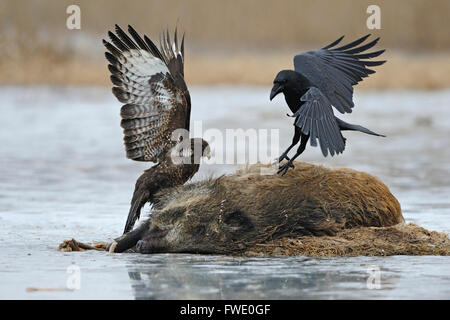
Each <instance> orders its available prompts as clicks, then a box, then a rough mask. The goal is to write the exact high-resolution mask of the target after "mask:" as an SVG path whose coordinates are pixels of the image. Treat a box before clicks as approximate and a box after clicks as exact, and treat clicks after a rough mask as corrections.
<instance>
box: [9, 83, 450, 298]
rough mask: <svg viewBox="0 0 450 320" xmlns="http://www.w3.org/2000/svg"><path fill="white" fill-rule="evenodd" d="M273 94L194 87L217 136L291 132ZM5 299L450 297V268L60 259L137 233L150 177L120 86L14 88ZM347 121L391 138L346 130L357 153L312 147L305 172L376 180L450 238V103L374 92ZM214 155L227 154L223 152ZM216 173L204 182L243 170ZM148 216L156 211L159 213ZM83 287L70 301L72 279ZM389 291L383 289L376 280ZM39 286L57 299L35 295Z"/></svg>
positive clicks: (285, 140) (362, 97) (388, 260)
mask: <svg viewBox="0 0 450 320" xmlns="http://www.w3.org/2000/svg"><path fill="white" fill-rule="evenodd" d="M269 91H270V88H265V87H226V86H217V87H194V88H192V89H191V96H192V101H193V106H192V111H193V112H192V116H191V119H192V120H202V121H203V122H202V126H203V130H206V129H208V128H217V129H220V130H224V129H226V128H234V129H235V128H244V129H248V128H255V129H256V128H269V129H280V131H279V136H280V149H284V148H286V147H287V146H288V145H289V144H290V140H291V138H292V131H293V126H292V119H290V118H287V117H286V115H285V114H286V113H287V112H288V111H289V110H288V108H287V107H286V106H285V103H284V100H283V98H282V97H281V96H280V97H277V98H276V99H275V100H274V101H273V102H269V98H268V96H269ZM0 97H1V101H2V103H1V106H0V108H1V109H0V110H1V115H0V127H1V135H0V144H1V146H2V147H1V149H0V177H1V178H0V252H1V253H0V298H2V299H145V298H150V299H410V298H412V299H450V257H434V256H424V257H410V256H393V257H355V258H322V259H317V258H308V257H295V258H233V257H226V256H208V255H188V254H157V255H140V254H108V253H105V252H96V251H86V252H75V253H63V252H58V251H57V247H58V244H59V243H60V242H61V241H62V240H65V239H70V238H72V237H73V238H75V239H77V240H79V241H84V242H90V241H94V240H103V241H110V240H111V239H113V238H115V237H117V236H119V235H120V234H121V231H122V230H123V226H124V223H125V220H126V216H127V213H128V209H129V202H130V199H131V195H132V192H133V188H134V183H135V181H136V178H137V177H138V176H139V175H140V174H141V173H142V171H143V170H144V169H145V168H147V167H149V164H145V163H137V162H133V161H130V160H128V159H126V158H125V152H124V149H123V145H122V129H121V128H120V126H119V123H120V117H119V109H120V106H121V105H120V103H119V102H117V101H116V100H115V98H114V97H113V96H112V94H111V92H110V89H109V88H103V87H99V88H65V87H32V88H21V87H3V88H0ZM355 102H356V103H355V105H356V106H355V108H354V112H353V113H352V114H351V115H346V116H344V115H338V116H339V117H340V118H342V119H344V120H346V121H349V122H351V123H357V124H361V125H363V126H365V127H368V128H370V129H371V130H373V131H375V132H378V133H382V134H385V135H387V138H377V137H373V136H369V135H364V134H361V133H354V132H345V133H344V136H345V137H346V138H347V148H346V150H345V152H344V154H343V155H339V156H338V157H334V158H329V157H328V158H326V159H325V158H323V157H322V155H321V152H320V149H319V148H312V147H308V148H307V150H306V151H305V152H304V154H303V155H302V156H301V157H300V158H299V160H304V161H309V162H314V163H323V164H325V165H327V166H346V167H350V168H354V169H357V170H364V171H366V172H369V173H371V174H374V175H376V176H378V177H379V178H380V179H381V180H382V181H383V182H384V183H386V184H387V185H388V186H389V187H390V189H391V191H392V192H393V194H394V195H395V196H396V197H397V198H398V200H399V201H400V204H401V206H402V210H403V214H404V217H405V219H406V221H407V222H414V223H417V224H419V225H420V226H423V227H425V228H427V229H430V230H437V231H445V232H450V199H449V195H450V139H449V137H450V121H449V119H450V91H448V90H447V91H434V92H433V91H427V92H409V91H397V92H362V91H359V90H357V96H356V100H355ZM212 145H214V143H212ZM236 167H237V166H233V165H226V166H225V165H203V166H202V167H201V170H200V172H199V173H198V174H197V175H196V176H195V177H194V180H199V179H202V178H206V177H208V176H211V175H212V176H218V175H220V174H222V173H227V172H233V171H234V170H235V169H236ZM146 212H148V209H147V207H146ZM72 265H75V266H76V267H78V268H79V270H80V289H77V290H73V291H68V290H64V288H65V287H66V283H67V281H68V279H69V280H70V279H72V278H71V275H70V274H68V273H67V270H68V268H69V267H71V266H72ZM373 268H375V269H377V270H380V273H379V275H380V289H369V288H368V286H367V279H368V277H369V270H371V269H373ZM27 288H41V289H42V288H50V289H56V291H55V290H53V291H48V292H30V291H29V290H28V291H27Z"/></svg>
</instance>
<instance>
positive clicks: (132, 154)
mask: <svg viewBox="0 0 450 320" xmlns="http://www.w3.org/2000/svg"><path fill="white" fill-rule="evenodd" d="M115 31H116V34H114V33H112V32H108V35H109V37H110V39H111V42H112V43H110V42H107V41H105V40H103V44H104V45H105V46H106V48H107V49H108V51H109V52H106V53H105V56H106V59H108V61H109V63H110V64H109V65H108V68H109V70H110V71H111V74H112V75H111V81H112V83H113V84H114V87H113V89H112V91H113V93H114V95H115V96H116V97H117V99H118V100H119V101H120V102H122V103H125V105H124V106H122V108H121V110H120V115H121V117H122V121H121V126H122V128H123V129H124V135H125V137H124V142H125V149H126V155H127V158H130V159H133V160H137V161H152V162H159V161H161V159H162V158H164V156H165V154H166V153H167V152H168V150H169V149H171V148H172V147H173V146H174V145H175V144H176V143H177V141H173V140H172V132H173V131H174V130H176V129H180V128H182V129H186V130H189V119H190V111H191V104H190V96H189V91H188V90H187V86H186V83H185V81H184V72H183V59H184V36H183V39H182V41H181V48H179V46H178V40H177V31H176V30H175V36H174V42H173V43H171V41H170V37H169V33H168V31H167V33H166V35H164V37H163V41H161V39H160V49H158V48H157V47H156V46H155V44H154V43H153V42H152V41H151V40H150V39H149V38H148V37H147V36H144V39H142V38H141V37H140V36H139V35H138V33H137V32H136V31H135V30H134V29H133V28H132V27H131V26H128V32H129V33H130V35H131V37H132V38H133V39H131V38H130V37H129V36H128V35H127V34H126V33H125V32H124V31H123V30H122V29H121V28H120V27H119V26H117V25H116V26H115Z"/></svg>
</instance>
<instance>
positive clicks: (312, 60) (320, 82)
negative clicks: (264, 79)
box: [270, 35, 386, 175]
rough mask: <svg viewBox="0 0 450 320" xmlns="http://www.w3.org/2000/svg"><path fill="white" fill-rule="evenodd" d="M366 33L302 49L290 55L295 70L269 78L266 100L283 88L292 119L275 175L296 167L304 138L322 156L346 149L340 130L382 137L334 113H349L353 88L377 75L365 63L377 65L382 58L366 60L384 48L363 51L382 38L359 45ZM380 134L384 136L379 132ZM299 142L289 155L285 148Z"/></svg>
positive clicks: (283, 71)
mask: <svg viewBox="0 0 450 320" xmlns="http://www.w3.org/2000/svg"><path fill="white" fill-rule="evenodd" d="M369 36H370V35H366V36H364V37H362V38H360V39H358V40H355V41H353V42H351V43H349V44H346V45H344V46H341V47H338V48H336V45H337V44H338V43H339V42H340V41H341V40H342V39H343V38H344V36H342V37H340V38H339V39H337V40H336V41H334V42H332V43H331V44H329V45H327V46H325V47H323V48H322V49H319V50H313V51H308V52H304V53H300V54H298V55H296V56H295V57H294V70H282V71H280V72H279V73H278V74H277V76H276V77H275V79H274V81H273V88H272V91H271V93H270V100H272V99H273V98H274V97H275V96H276V95H277V94H279V93H281V92H283V94H284V97H285V100H286V103H287V104H288V106H289V109H291V111H292V113H293V115H292V117H294V118H295V121H294V128H295V132H294V138H293V139H292V144H291V145H290V146H289V147H288V148H287V149H286V151H285V152H283V154H282V155H281V156H280V157H279V159H278V161H279V162H281V161H283V160H284V159H286V160H288V161H287V162H286V163H285V164H283V165H282V166H280V168H279V170H278V173H281V172H282V173H283V175H284V174H285V173H286V172H287V170H288V169H289V167H294V165H293V164H292V162H293V161H294V159H296V158H297V157H298V156H299V155H300V154H301V153H302V152H303V151H304V150H305V147H306V143H307V142H308V139H310V141H311V145H312V146H317V139H318V140H319V144H320V148H321V149H322V153H323V155H324V156H325V157H326V156H327V155H328V153H330V154H331V156H334V155H335V154H339V153H342V152H343V151H344V149H345V138H344V137H343V136H342V133H341V131H343V130H355V131H360V132H363V133H367V134H371V135H375V136H383V135H380V134H377V133H375V132H373V131H370V130H369V129H367V128H364V127H362V126H359V125H354V124H349V123H347V122H344V121H342V120H341V119H339V118H337V117H336V116H334V113H333V108H332V107H334V108H335V109H336V110H338V111H339V112H341V113H346V112H348V113H350V112H352V108H353V106H354V104H353V86H354V85H356V84H357V83H359V82H360V81H362V79H363V78H365V77H367V76H369V74H372V73H375V71H374V70H371V69H369V68H367V67H374V66H379V65H381V64H383V63H385V62H386V61H369V60H367V59H371V58H375V57H378V56H379V55H381V54H382V53H383V52H384V50H379V51H374V52H369V53H366V52H365V51H366V50H368V49H370V48H372V47H373V46H375V44H376V43H377V42H378V40H379V39H380V38H377V39H375V40H373V41H371V42H369V43H367V44H364V45H361V46H359V45H360V44H362V43H363V42H364V41H365V40H366V39H367V38H368V37H369ZM383 137H384V136H383ZM299 141H300V146H299V148H298V150H297V152H296V154H295V155H294V156H293V157H292V158H289V157H288V153H289V151H290V150H291V149H292V148H293V147H294V146H295V145H297V143H298V142H299Z"/></svg>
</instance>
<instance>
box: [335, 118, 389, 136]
mask: <svg viewBox="0 0 450 320" xmlns="http://www.w3.org/2000/svg"><path fill="white" fill-rule="evenodd" d="M335 118H336V121H337V123H338V125H339V129H341V130H353V131H359V132H363V133H367V134H371V135H374V136H379V137H386V136H384V135H382V134H378V133H375V132H373V131H371V130H369V129H367V128H364V127H363V126H359V125H357V124H350V123H347V122H345V121H342V120H341V119H339V118H338V117H335Z"/></svg>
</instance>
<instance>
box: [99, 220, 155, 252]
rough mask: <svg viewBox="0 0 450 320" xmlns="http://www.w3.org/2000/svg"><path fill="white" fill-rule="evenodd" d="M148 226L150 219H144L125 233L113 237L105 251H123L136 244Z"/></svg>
mask: <svg viewBox="0 0 450 320" xmlns="http://www.w3.org/2000/svg"><path fill="white" fill-rule="evenodd" d="M149 228H150V220H147V221H144V222H143V223H142V224H141V225H140V226H139V227H137V228H136V229H134V230H133V231H130V232H128V233H125V234H124V235H122V236H121V237H119V238H116V239H114V241H113V242H112V243H110V244H108V246H107V247H106V251H109V252H124V251H125V250H127V249H130V248H132V247H134V246H135V245H136V243H137V242H138V241H139V240H141V239H142V237H143V235H144V234H145V233H146V232H147V231H148V230H149Z"/></svg>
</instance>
